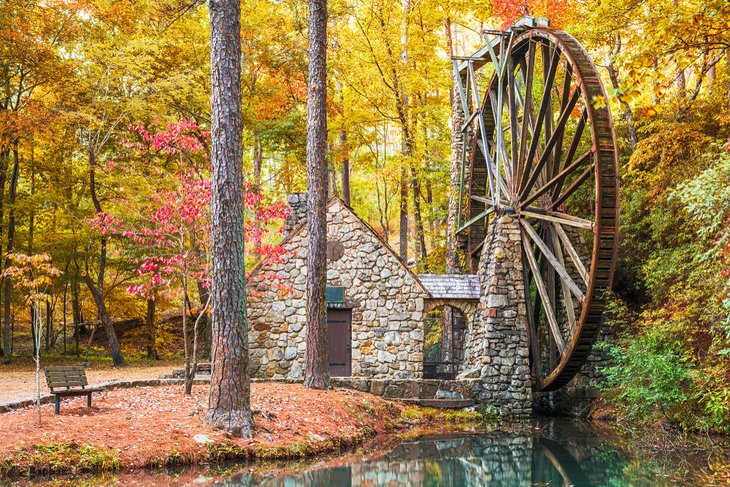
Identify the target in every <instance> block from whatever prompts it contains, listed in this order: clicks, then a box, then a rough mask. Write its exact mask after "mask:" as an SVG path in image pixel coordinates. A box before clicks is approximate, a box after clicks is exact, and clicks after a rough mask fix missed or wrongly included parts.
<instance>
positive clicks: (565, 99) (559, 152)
mask: <svg viewBox="0 0 730 487" xmlns="http://www.w3.org/2000/svg"><path fill="white" fill-rule="evenodd" d="M572 82H573V67H572V66H571V65H570V64H568V65H567V66H566V70H565V79H564V81H563V94H562V97H561V98H560V99H561V105H560V112H561V113H565V109H566V107H567V106H568V103H569V102H570V99H569V97H570V87H571V85H572ZM558 130H560V135H559V136H558V142H557V144H555V155H554V156H553V161H554V163H553V171H552V173H551V175H552V176H555V174H556V173H557V172H558V171H559V169H560V159H561V158H562V156H563V135H564V134H565V124H563V125H562V126H560V127H559V128H558ZM566 165H567V164H566Z"/></svg>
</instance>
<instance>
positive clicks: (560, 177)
mask: <svg viewBox="0 0 730 487" xmlns="http://www.w3.org/2000/svg"><path fill="white" fill-rule="evenodd" d="M592 157H593V151H588V152H586V153H585V154H583V155H582V156H580V157H579V158H578V159H576V161H575V162H573V163H571V164H570V165H569V166H568V167H566V168H564V169H563V170H562V171H560V172H559V173H558V174H556V175H555V176H554V177H553V178H552V179H551V180H550V181H548V182H547V183H545V184H544V185H542V186H541V187H540V188H539V189H537V190H535V191H533V192H532V194H531V195H530V196H529V197H528V198H527V199H526V200H524V201H522V203H520V208H525V207H527V206H529V205H531V204H532V203H534V202H535V200H537V198H539V197H540V196H542V195H543V194H544V193H546V192H547V191H549V190H550V189H551V188H555V187H557V186H561V185H562V184H563V182H564V181H565V178H566V177H567V176H568V175H570V174H571V173H572V172H573V171H575V170H576V169H578V168H579V167H581V166H582V165H583V164H585V163H586V161H589V160H590V159H591V158H592ZM591 167H593V165H592V164H591Z"/></svg>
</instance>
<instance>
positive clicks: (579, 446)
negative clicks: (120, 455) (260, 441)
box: [0, 419, 730, 487]
mask: <svg viewBox="0 0 730 487" xmlns="http://www.w3.org/2000/svg"><path fill="white" fill-rule="evenodd" d="M729 465H730V441H729V440H728V439H727V438H720V439H717V438H715V439H712V438H709V437H701V436H689V437H688V436H679V435H677V434H676V433H667V432H663V430H661V429H657V430H654V431H652V432H650V433H648V434H647V433H640V434H629V433H621V434H619V433H618V432H617V430H616V429H615V428H606V427H604V426H600V425H594V424H592V423H587V422H581V421H576V420H559V419H551V420H546V421H534V422H532V423H528V424H520V425H512V426H500V427H494V428H493V429H491V430H489V431H482V432H479V433H471V434H451V435H444V434H442V435H434V436H428V437H424V438H419V439H414V440H402V439H401V440H393V439H391V440H382V441H381V440H379V439H376V440H374V441H372V442H370V444H369V445H368V446H366V447H364V448H362V449H360V450H358V451H354V452H353V451H350V452H341V453H340V454H339V455H337V456H332V457H329V458H319V459H314V460H309V461H299V462H290V463H281V464H268V465H258V464H253V465H245V464H243V465H242V464H229V465H222V466H216V467H210V468H202V467H198V468H193V469H183V470H178V471H167V472H166V471H154V472H153V471H138V472H132V473H118V474H111V475H110V474H106V475H103V476H84V477H72V478H69V477H65V478H44V479H36V480H35V481H31V482H30V483H32V484H35V483H36V482H40V483H43V484H45V483H46V482H48V481H53V482H54V484H55V485H80V484H83V485H117V486H121V485H139V486H146V485H155V486H162V485H174V486H183V485H190V486H201V485H202V486H216V487H238V486H240V487H252V486H262V487H310V486H333V487H334V486H337V487H339V486H342V487H350V486H359V487H376V486H384V487H395V486H404V487H405V486H425V487H430V486H434V487H436V486H439V487H457V486H500V487H512V486H526V487H527V486H571V485H575V486H605V485H611V486H663V485H727V483H726V482H728V481H729V480H730V477H727V475H728V473H730V467H729ZM710 466H712V467H713V468H715V469H716V470H717V469H722V470H723V471H724V472H725V475H726V476H725V477H724V478H721V477H719V476H717V473H716V477H715V479H714V482H715V483H714V484H713V483H712V482H713V479H712V478H711V473H712V472H711V469H710ZM24 483H27V481H26V482H24ZM0 485H8V484H6V483H5V482H3V480H2V479H0Z"/></svg>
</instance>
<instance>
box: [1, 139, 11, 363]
mask: <svg viewBox="0 0 730 487" xmlns="http://www.w3.org/2000/svg"><path fill="white" fill-rule="evenodd" d="M9 159H10V152H9V151H8V150H3V151H2V152H0V228H2V226H3V224H4V223H5V207H4V205H3V203H4V202H5V182H6V179H7V172H8V161H9ZM6 280H8V278H6V277H2V278H0V291H1V292H3V295H4V289H5V281H6ZM6 335H7V336H8V337H9V336H10V323H9V322H8V321H7V320H5V318H4V317H3V340H2V346H0V355H2V356H3V358H4V361H5V363H7V362H8V360H10V357H11V356H12V353H11V351H10V348H7V343H6V338H5V337H6Z"/></svg>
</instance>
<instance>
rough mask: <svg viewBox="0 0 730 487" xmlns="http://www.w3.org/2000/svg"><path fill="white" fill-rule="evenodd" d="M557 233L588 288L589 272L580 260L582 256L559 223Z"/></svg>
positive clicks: (556, 227)
mask: <svg viewBox="0 0 730 487" xmlns="http://www.w3.org/2000/svg"><path fill="white" fill-rule="evenodd" d="M555 233H557V235H558V238H559V239H560V241H561V242H562V243H563V247H564V248H565V250H566V251H567V252H568V256H569V257H570V260H571V262H573V265H574V266H575V268H576V269H577V270H578V274H580V277H581V278H582V279H583V282H584V283H585V285H586V286H588V271H587V270H586V268H585V266H584V265H583V260H582V259H581V258H580V255H578V251H576V250H575V247H574V246H573V243H572V242H571V241H570V237H568V234H567V233H565V229H563V226H562V225H560V224H559V223H556V224H555Z"/></svg>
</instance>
